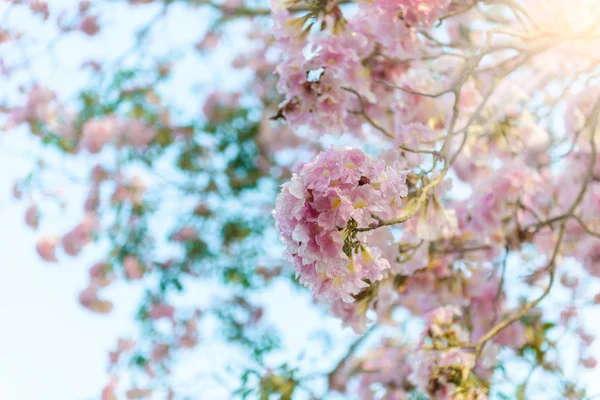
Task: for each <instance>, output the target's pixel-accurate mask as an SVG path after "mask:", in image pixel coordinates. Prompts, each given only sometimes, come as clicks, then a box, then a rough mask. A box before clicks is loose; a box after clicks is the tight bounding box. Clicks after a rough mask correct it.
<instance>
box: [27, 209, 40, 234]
mask: <svg viewBox="0 0 600 400" xmlns="http://www.w3.org/2000/svg"><path fill="white" fill-rule="evenodd" d="M39 220H40V216H39V214H38V209H37V207H36V206H35V204H32V205H30V206H29V207H27V210H26V211H25V223H26V224H27V226H29V227H31V228H33V229H37V227H38V225H39Z"/></svg>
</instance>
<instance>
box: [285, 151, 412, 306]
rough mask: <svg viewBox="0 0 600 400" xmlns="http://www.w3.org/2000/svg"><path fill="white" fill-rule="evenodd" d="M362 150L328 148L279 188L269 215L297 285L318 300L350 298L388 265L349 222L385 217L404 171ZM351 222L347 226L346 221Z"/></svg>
mask: <svg viewBox="0 0 600 400" xmlns="http://www.w3.org/2000/svg"><path fill="white" fill-rule="evenodd" d="M397 168H398V165H397V164H395V165H394V166H389V165H386V163H385V161H383V160H374V159H372V158H370V157H369V156H367V155H366V154H365V153H363V152H362V151H361V150H358V149H352V148H331V149H330V150H328V151H326V152H322V153H320V154H319V155H318V156H317V158H316V159H315V161H313V162H311V163H308V164H305V165H304V166H303V167H302V169H301V170H300V172H299V173H298V174H295V175H294V176H293V177H292V179H291V181H290V182H287V183H285V184H284V185H283V186H282V191H281V193H280V194H279V196H278V197H277V200H276V206H275V211H274V216H275V219H276V227H277V229H278V230H279V232H280V233H281V235H282V238H283V240H284V243H285V244H286V253H285V254H286V256H287V257H288V258H289V259H290V260H292V261H293V262H294V268H295V270H296V273H297V275H298V277H299V280H300V283H302V284H304V285H306V286H309V287H310V288H311V289H312V292H313V294H314V295H315V296H316V297H317V298H322V299H327V298H333V299H342V300H343V301H345V302H352V301H354V300H353V297H352V296H353V295H356V294H358V293H359V292H360V291H361V290H363V289H365V288H367V287H368V286H369V284H368V283H366V281H369V282H376V281H379V280H381V279H382V278H383V271H385V270H386V269H389V268H390V264H389V261H388V260H386V259H385V258H383V257H381V254H382V250H381V249H379V248H378V247H373V246H369V245H368V244H366V242H367V239H368V234H360V235H357V233H358V232H356V233H354V232H353V228H352V225H354V226H355V228H356V227H360V226H368V225H369V224H370V223H372V222H374V220H373V218H372V217H371V214H372V213H377V214H379V215H380V216H381V217H386V216H389V215H390V207H391V206H392V205H393V204H395V203H396V202H397V201H398V199H399V198H400V197H402V196H406V194H407V187H406V184H405V180H406V173H405V172H404V171H399V170H398V169H397ZM349 224H350V225H349Z"/></svg>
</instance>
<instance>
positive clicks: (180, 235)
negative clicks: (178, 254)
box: [173, 226, 198, 243]
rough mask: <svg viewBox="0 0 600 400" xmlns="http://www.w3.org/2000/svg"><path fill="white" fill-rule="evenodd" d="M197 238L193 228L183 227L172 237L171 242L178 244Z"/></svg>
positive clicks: (196, 232)
mask: <svg viewBox="0 0 600 400" xmlns="http://www.w3.org/2000/svg"><path fill="white" fill-rule="evenodd" d="M197 238H198V231H197V230H196V228H194V227H193V226H184V227H182V228H181V229H179V230H178V231H177V232H175V234H174V235H173V240H174V241H176V242H180V243H183V242H187V241H189V240H196V239H197Z"/></svg>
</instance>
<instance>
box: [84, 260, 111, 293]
mask: <svg viewBox="0 0 600 400" xmlns="http://www.w3.org/2000/svg"><path fill="white" fill-rule="evenodd" d="M111 273H112V268H111V266H110V265H109V264H107V263H101V262H99V263H96V264H94V265H92V267H91V268H90V271H89V274H90V282H91V284H92V285H94V286H98V287H104V286H108V284H109V283H110V281H111V280H112V276H111Z"/></svg>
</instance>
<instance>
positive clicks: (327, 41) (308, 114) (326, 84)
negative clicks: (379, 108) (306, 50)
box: [277, 36, 373, 134]
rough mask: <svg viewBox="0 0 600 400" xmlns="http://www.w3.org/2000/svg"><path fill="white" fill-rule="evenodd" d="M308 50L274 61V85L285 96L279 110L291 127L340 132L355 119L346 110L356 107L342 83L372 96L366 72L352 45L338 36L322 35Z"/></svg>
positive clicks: (362, 93) (371, 97)
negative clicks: (281, 60) (277, 80)
mask: <svg viewBox="0 0 600 400" xmlns="http://www.w3.org/2000/svg"><path fill="white" fill-rule="evenodd" d="M312 52H313V54H312V55H310V56H309V57H306V56H305V55H304V54H303V53H302V52H296V53H295V55H294V56H292V57H290V58H288V59H287V60H285V61H284V62H282V63H280V64H279V65H278V67H277V73H278V74H279V76H280V79H279V82H278V84H277V89H278V90H279V92H280V93H282V94H285V96H286V97H285V100H284V102H283V103H282V104H281V105H280V107H281V111H280V112H281V113H282V115H283V117H285V119H286V121H287V122H288V123H289V124H290V126H291V127H292V128H297V127H301V126H308V127H309V128H310V129H312V130H314V131H315V132H330V133H338V134H339V133H342V132H344V130H345V129H346V127H347V126H348V125H349V123H351V122H350V121H351V120H353V119H355V116H354V114H352V113H351V112H350V111H352V110H357V109H358V103H357V100H356V96H355V95H354V94H352V93H350V92H348V91H346V90H344V87H346V86H351V87H352V89H353V90H356V91H357V92H358V93H360V94H361V95H362V96H366V97H367V98H369V99H372V100H373V95H372V94H371V92H370V82H369V80H368V79H367V78H368V74H366V73H365V70H364V67H363V65H362V64H361V60H360V57H359V56H358V54H357V53H356V51H355V50H354V48H353V46H350V45H349V44H348V43H347V40H345V39H344V38H342V37H337V36H329V37H326V38H323V39H322V40H320V41H318V42H317V43H315V44H314V45H313V48H312ZM349 120H350V121H349Z"/></svg>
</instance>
